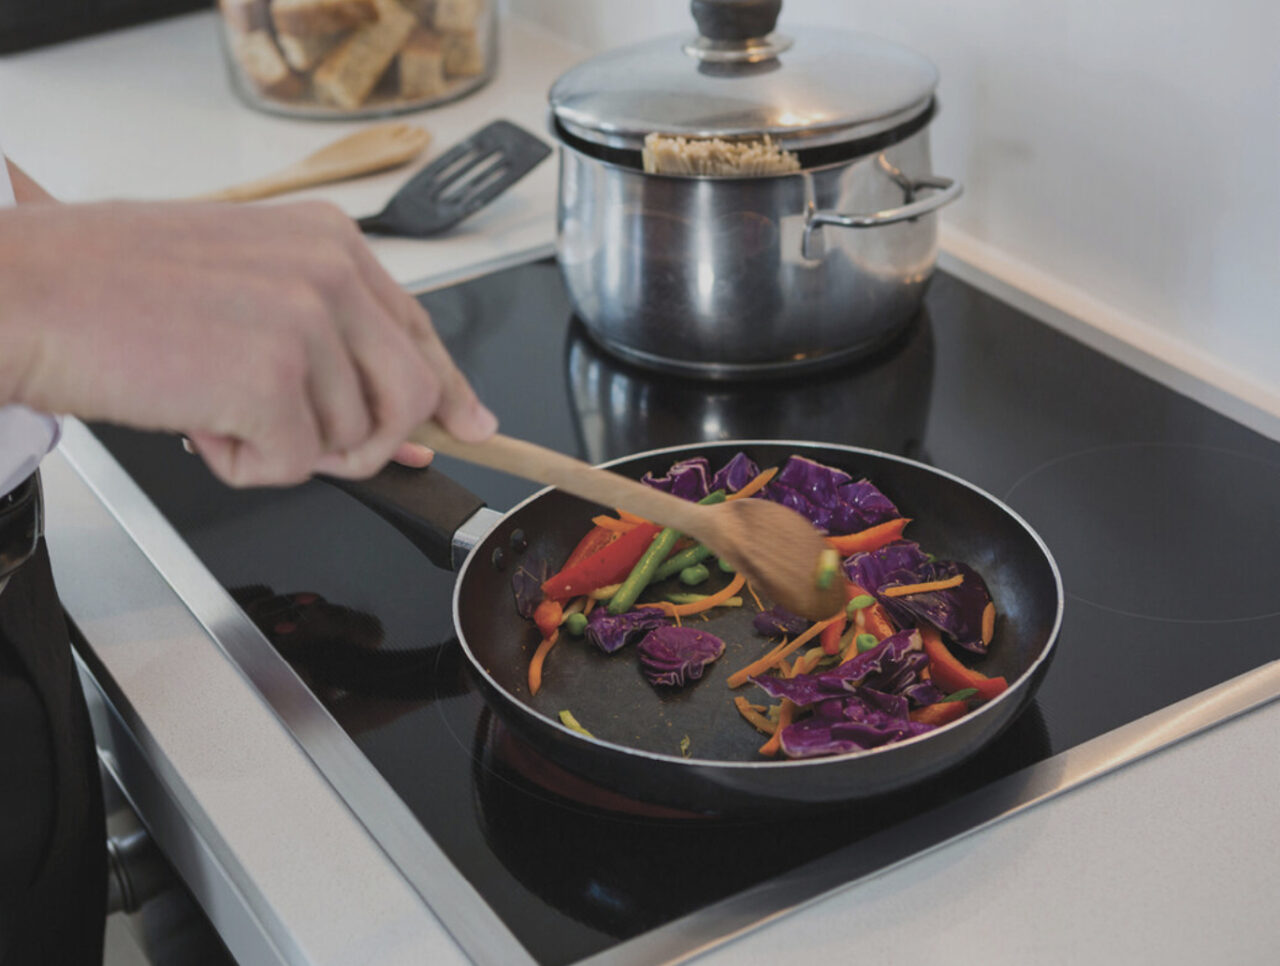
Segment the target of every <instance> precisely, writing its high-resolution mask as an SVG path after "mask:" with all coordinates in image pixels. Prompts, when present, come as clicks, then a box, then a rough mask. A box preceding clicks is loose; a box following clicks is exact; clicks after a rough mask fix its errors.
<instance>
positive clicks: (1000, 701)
mask: <svg viewBox="0 0 1280 966" xmlns="http://www.w3.org/2000/svg"><path fill="white" fill-rule="evenodd" d="M752 446H777V447H791V446H794V447H800V448H801V449H825V450H838V451H840V452H842V453H848V454H851V455H861V456H869V457H873V458H875V459H884V460H889V461H891V462H895V463H901V464H903V465H905V466H910V467H914V468H916V469H918V470H923V471H925V472H927V473H931V474H934V475H935V476H941V477H944V478H945V479H947V480H949V481H950V482H952V483H953V484H958V485H959V486H961V487H963V488H965V489H967V490H970V491H972V492H973V493H975V494H977V495H978V496H979V497H981V498H983V499H985V500H987V501H989V502H990V503H992V504H993V505H994V506H995V507H996V508H997V509H999V510H1000V511H1001V512H1002V513H1004V514H1006V515H1007V516H1008V517H1009V518H1010V519H1012V520H1014V521H1015V522H1016V523H1017V524H1018V525H1019V526H1020V527H1022V529H1023V530H1024V531H1026V533H1027V535H1028V536H1029V537H1031V539H1032V540H1033V541H1034V542H1035V545H1036V546H1037V547H1038V548H1039V550H1040V553H1041V554H1042V555H1043V557H1044V560H1045V562H1046V563H1047V564H1048V565H1049V572H1050V573H1051V574H1052V576H1053V583H1054V592H1055V598H1056V606H1055V608H1054V614H1053V624H1052V626H1051V627H1050V629H1049V633H1048V640H1047V642H1046V643H1045V645H1044V647H1043V648H1042V649H1041V651H1040V653H1039V654H1038V655H1037V657H1036V659H1035V660H1034V661H1032V662H1031V664H1030V665H1028V666H1027V668H1026V669H1025V670H1024V671H1023V672H1022V675H1021V677H1019V678H1018V680H1017V681H1015V682H1014V683H1013V684H1011V685H1010V686H1009V687H1008V688H1007V689H1006V690H1005V691H1004V692H1002V693H1001V694H999V695H997V696H996V697H995V698H993V699H992V700H990V701H988V702H986V703H985V704H983V705H982V706H981V707H979V708H977V709H976V710H974V711H971V712H969V713H968V714H966V715H965V716H964V717H962V718H957V719H956V720H955V721H951V722H948V723H947V724H945V725H942V726H941V727H938V728H934V729H933V730H931V731H926V732H924V733H923V734H919V735H914V736H912V737H910V738H907V739H905V740H902V741H894V742H890V743H888V744H884V745H880V746H878V747H876V748H866V749H862V750H860V751H849V752H844V753H842V754H838V755H822V756H818V757H813V758H782V759H772V760H767V761H727V760H725V759H722V758H694V757H690V758H684V757H681V756H677V755H671V754H663V753H660V752H654V751H646V750H644V749H642V748H634V747H632V746H630V745H621V744H618V743H616V742H612V741H606V740H604V739H601V738H597V737H595V736H594V735H584V734H582V733H581V732H579V731H575V730H573V729H572V728H569V727H566V726H565V725H564V724H563V723H562V722H560V721H558V720H555V719H553V718H549V717H547V716H546V715H543V714H541V713H539V712H538V711H536V710H534V709H533V708H531V707H530V706H529V705H528V703H527V702H526V701H525V700H524V699H522V698H520V697H517V696H516V695H514V694H512V693H511V692H510V691H508V690H507V689H506V688H504V687H503V686H502V685H501V684H499V683H498V682H497V680H495V679H494V677H493V676H492V675H491V674H490V673H489V672H488V671H487V670H485V668H484V666H483V664H482V663H481V661H480V660H479V658H478V657H477V656H476V655H475V653H474V652H473V651H472V650H471V647H470V645H469V644H468V643H467V636H466V634H465V633H463V629H462V628H463V625H462V611H461V595H462V586H463V584H464V582H465V581H466V577H467V573H468V571H469V570H470V569H471V567H472V565H473V564H474V563H475V561H476V559H477V558H478V557H479V552H478V551H479V549H480V547H481V546H482V544H483V543H484V541H485V539H487V537H488V534H486V535H485V537H484V538H482V539H481V540H479V541H477V542H476V544H475V546H473V547H472V548H471V550H470V551H469V552H468V553H467V557H466V559H465V560H464V561H463V562H462V565H461V566H460V567H459V568H458V577H457V580H456V581H455V582H454V587H453V625H454V629H455V630H456V631H457V634H458V643H459V645H460V646H461V647H462V650H463V653H464V654H465V655H466V657H467V661H468V663H470V665H471V668H472V670H474V671H475V672H476V673H478V674H480V675H481V676H482V677H483V678H484V680H485V682H486V684H487V685H488V687H490V688H491V689H492V690H493V691H494V692H496V693H497V694H499V695H501V696H502V698H503V699H504V700H505V701H506V702H507V704H508V705H510V706H513V707H514V708H516V709H517V710H518V711H519V712H520V713H521V714H522V715H524V716H526V717H528V718H531V719H534V721H535V725H544V726H545V725H550V726H552V727H553V728H556V729H558V730H559V731H560V732H562V733H563V734H564V735H567V736H570V737H571V739H572V740H574V741H579V742H582V743H583V744H584V745H586V746H588V747H591V748H593V749H598V750H600V751H605V752H609V753H613V754H622V755H626V756H628V757H634V758H639V759H646V760H649V761H653V762H660V763H662V764H663V765H673V766H679V767H689V768H694V769H705V768H715V769H718V770H726V769H727V770H730V771H748V772H754V771H758V770H768V769H781V768H787V769H796V768H801V767H818V766H821V765H828V764H831V763H833V762H844V761H850V760H853V759H859V760H862V759H866V758H868V757H870V756H875V755H882V754H886V753H890V752H893V751H896V750H898V749H901V748H906V747H908V746H911V745H915V744H917V743H919V742H921V741H925V740H928V739H929V738H932V737H934V736H936V735H940V734H943V733H945V732H947V731H950V730H952V729H954V728H956V727H958V726H960V725H962V724H963V723H965V722H972V721H973V720H975V719H976V718H978V717H979V716H982V715H986V716H987V717H991V716H993V715H994V714H996V713H998V712H997V711H995V710H993V709H997V708H1001V709H1002V706H1003V705H1007V704H1008V703H1009V702H1010V701H1015V702H1016V701H1020V700H1021V699H1022V697H1023V692H1025V691H1026V689H1027V688H1028V687H1030V685H1029V683H1028V682H1030V681H1034V680H1036V679H1037V677H1038V673H1039V670H1040V668H1041V667H1043V666H1044V665H1045V664H1046V663H1047V662H1048V660H1049V658H1050V657H1051V656H1052V654H1053V652H1054V649H1055V648H1056V647H1057V644H1058V636H1059V632H1060V631H1061V629H1062V619H1063V613H1064V611H1065V608H1066V595H1065V592H1064V589H1063V584H1062V573H1061V571H1060V570H1059V568H1058V562H1057V560H1055V559H1054V556H1053V554H1052V553H1051V552H1050V550H1049V547H1048V545H1047V544H1046V543H1045V542H1044V540H1043V539H1042V538H1041V536H1040V534H1039V533H1037V532H1036V530H1035V528H1034V527H1032V526H1031V524H1029V523H1028V522H1027V521H1026V520H1025V519H1023V517H1022V516H1021V515H1020V514H1019V513H1017V511H1015V510H1014V509H1013V508H1012V507H1010V506H1009V505H1008V504H1007V503H1005V502H1004V501H1003V500H1001V499H1000V498H999V497H997V496H995V495H994V494H992V493H989V492H987V491H986V490H984V489H982V488H981V487H979V486H977V485H976V484H974V483H971V482H969V481H968V480H966V479H964V478H963V477H960V476H957V475H956V474H954V473H950V472H948V471H947V470H942V469H939V468H938V467H936V466H930V465H929V464H927V463H922V462H920V461H919V460H913V459H909V458H908V457H905V456H897V455H895V454H893V453H886V452H884V451H882V450H874V449H868V448H866V447H862V446H849V445H847V444H844V443H822V442H818V441H816V440H794V439H715V440H702V441H700V442H697V443H686V444H680V445H674V446H662V447H658V448H656V449H650V450H643V451H641V452H638V453H630V454H628V455H626V456H619V457H617V458H615V459H612V460H607V461H605V462H602V463H598V464H596V465H597V466H599V467H601V468H604V469H609V468H611V467H614V466H618V465H620V464H622V463H630V462H632V461H634V460H640V459H647V458H649V457H656V456H663V455H667V454H673V453H682V454H687V453H689V451H691V450H695V449H697V448H700V447H702V448H712V447H714V448H735V447H736V448H746V447H752ZM555 489H556V488H555V487H553V486H547V487H543V488H542V489H540V490H538V491H537V492H536V493H532V494H530V495H529V496H527V497H525V498H524V499H523V500H521V501H520V502H519V503H516V504H515V505H514V506H512V507H510V508H509V509H508V510H506V512H504V513H503V514H502V516H501V517H500V518H499V519H498V520H496V521H495V522H494V524H493V527H491V528H490V531H489V533H492V532H493V530H494V529H496V528H497V527H498V526H499V525H500V524H501V523H502V522H503V521H504V520H507V519H509V518H510V517H512V516H514V515H515V514H516V513H517V512H518V511H520V510H521V509H523V508H524V507H526V506H528V505H529V504H531V503H533V502H535V501H536V500H538V499H540V498H542V497H543V496H546V495H547V494H548V493H551V492H553V491H554V490H555Z"/></svg>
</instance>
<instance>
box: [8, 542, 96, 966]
mask: <svg viewBox="0 0 1280 966" xmlns="http://www.w3.org/2000/svg"><path fill="white" fill-rule="evenodd" d="M106 881H107V874H106V830H105V822H104V819H103V812H102V787H101V782H100V778H99V772H98V763H97V755H96V752H95V749H94V743H93V735H92V732H91V730H90V727H89V715H88V711H87V709H86V708H85V703H84V695H83V693H82V692H81V690H80V684H79V680H78V678H77V676H76V669H75V662H74V661H73V660H72V657H71V647H70V642H69V638H68V635H67V628H66V624H65V622H64V619H63V615H62V609H61V607H60V605H59V603H58V597H57V592H56V590H55V588H54V583H53V574H52V571H51V570H50V568H49V557H48V553H47V551H46V549H45V546H44V542H43V540H42V541H41V542H40V544H39V546H38V548H37V550H36V552H35V554H34V555H33V556H32V557H31V558H30V559H29V560H27V562H26V563H24V564H23V565H22V566H21V567H20V568H19V569H18V570H17V571H16V572H15V573H14V574H13V575H12V577H11V578H10V580H9V584H8V586H7V587H6V588H5V589H4V590H3V592H0V966H46V964H48V966H55V964H56V966H101V964H102V941H103V927H104V916H105V905H106Z"/></svg>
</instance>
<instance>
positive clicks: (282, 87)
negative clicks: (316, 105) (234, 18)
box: [231, 30, 305, 100]
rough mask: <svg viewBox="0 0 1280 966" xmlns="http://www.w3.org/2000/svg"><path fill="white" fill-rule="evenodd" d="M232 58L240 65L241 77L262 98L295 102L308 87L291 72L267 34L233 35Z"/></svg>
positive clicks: (256, 32)
mask: <svg viewBox="0 0 1280 966" xmlns="http://www.w3.org/2000/svg"><path fill="white" fill-rule="evenodd" d="M231 54H232V56H233V57H235V59H236V63H238V64H239V65H240V70H241V73H243V75H244V76H245V77H246V78H247V79H248V80H249V82H250V83H252V84H253V86H254V87H256V88H257V89H258V90H259V91H261V92H262V93H263V94H269V95H271V96H272V97H278V98H282V99H284V100H292V99H293V98H295V97H297V96H298V95H299V94H301V93H302V91H303V88H304V87H305V84H304V83H303V80H302V78H301V77H299V76H298V75H297V74H295V73H294V72H293V71H291V70H290V69H289V65H288V64H286V63H285V61H284V57H282V56H281V55H280V51H279V50H278V49H277V48H276V45H275V42H274V41H273V40H272V39H271V35H270V34H269V33H267V31H265V30H254V31H252V32H250V33H247V34H242V35H238V36H237V35H232V37H231Z"/></svg>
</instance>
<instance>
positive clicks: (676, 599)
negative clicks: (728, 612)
mask: <svg viewBox="0 0 1280 966" xmlns="http://www.w3.org/2000/svg"><path fill="white" fill-rule="evenodd" d="M710 596H711V595H710V594H681V593H674V594H667V595H665V596H664V597H663V598H662V599H663V600H669V601H671V603H673V604H699V603H701V602H702V601H704V600H706V599H707V598H708V597H710ZM719 606H721V607H741V606H742V598H741V597H730V598H729V599H728V600H722V601H721V602H720V604H719Z"/></svg>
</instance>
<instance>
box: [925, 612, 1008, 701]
mask: <svg viewBox="0 0 1280 966" xmlns="http://www.w3.org/2000/svg"><path fill="white" fill-rule="evenodd" d="M920 638H921V640H922V641H923V642H924V650H925V653H926V654H928V655H929V674H930V677H931V678H932V679H933V683H934V684H936V685H937V686H938V687H940V688H941V689H942V690H943V692H944V693H949V692H952V691H963V690H964V689H965V688H973V689H974V690H976V691H977V692H978V693H977V694H976V695H975V697H977V698H981V699H982V700H983V701H990V700H991V699H992V698H994V697H995V696H996V695H997V694H1000V693H1002V692H1003V691H1004V690H1005V689H1007V688H1008V687H1009V683H1008V682H1007V681H1006V680H1005V679H1004V678H989V677H987V676H986V675H985V674H983V673H982V672H981V671H975V670H973V669H972V668H968V667H965V666H964V665H963V664H961V663H960V659H959V658H957V657H956V656H955V655H954V654H952V653H951V649H950V648H949V647H947V645H946V644H944V643H943V641H942V636H941V635H940V634H939V633H938V629H937V628H936V627H921V628H920Z"/></svg>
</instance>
